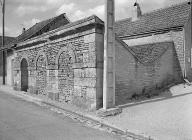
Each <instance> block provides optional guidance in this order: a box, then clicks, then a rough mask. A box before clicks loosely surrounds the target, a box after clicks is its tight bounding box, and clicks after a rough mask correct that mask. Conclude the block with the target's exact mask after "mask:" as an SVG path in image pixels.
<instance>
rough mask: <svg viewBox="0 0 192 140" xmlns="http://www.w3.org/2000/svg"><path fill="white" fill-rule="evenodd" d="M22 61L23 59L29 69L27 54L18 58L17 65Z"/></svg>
mask: <svg viewBox="0 0 192 140" xmlns="http://www.w3.org/2000/svg"><path fill="white" fill-rule="evenodd" d="M23 59H25V60H26V61H27V64H28V67H29V60H28V56H27V54H25V55H22V57H20V59H19V63H20V64H21V61H22V60H23Z"/></svg>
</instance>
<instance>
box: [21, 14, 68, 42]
mask: <svg viewBox="0 0 192 140" xmlns="http://www.w3.org/2000/svg"><path fill="white" fill-rule="evenodd" d="M61 18H62V22H59V24H57V23H58V21H57V20H60V19H61ZM63 19H64V20H63ZM53 22H55V24H53V25H52V27H51V28H50V29H47V30H46V32H47V31H50V30H54V29H56V28H58V27H60V26H63V25H66V24H68V23H69V22H70V21H69V20H68V18H67V17H66V16H65V14H61V15H59V16H57V17H54V18H50V19H47V20H44V21H41V22H39V23H36V24H35V25H33V26H32V27H31V28H29V29H28V30H26V31H25V32H24V33H22V34H21V35H19V36H18V37H17V41H18V42H20V41H24V40H27V39H29V38H31V37H34V35H35V34H37V33H38V32H40V31H41V30H42V29H44V28H45V27H46V26H48V24H51V23H53Z"/></svg>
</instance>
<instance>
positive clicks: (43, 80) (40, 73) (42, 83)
mask: <svg viewBox="0 0 192 140" xmlns="http://www.w3.org/2000/svg"><path fill="white" fill-rule="evenodd" d="M46 66H47V61H46V56H44V55H39V56H38V58H37V61H36V72H37V77H36V88H37V90H38V94H41V95H46V91H45V90H46V86H47V69H46Z"/></svg>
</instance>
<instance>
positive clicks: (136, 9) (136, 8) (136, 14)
mask: <svg viewBox="0 0 192 140" xmlns="http://www.w3.org/2000/svg"><path fill="white" fill-rule="evenodd" d="M133 6H134V11H133V17H132V20H133V21H135V20H138V19H139V18H140V17H141V16H142V11H141V7H140V5H139V3H138V2H135V3H134V5H133Z"/></svg>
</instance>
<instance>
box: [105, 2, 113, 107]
mask: <svg viewBox="0 0 192 140" xmlns="http://www.w3.org/2000/svg"><path fill="white" fill-rule="evenodd" d="M114 23H115V2H114V0H105V43H104V44H105V45H104V71H103V72H104V74H103V109H104V110H107V109H110V108H114V107H115V33H114Z"/></svg>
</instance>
